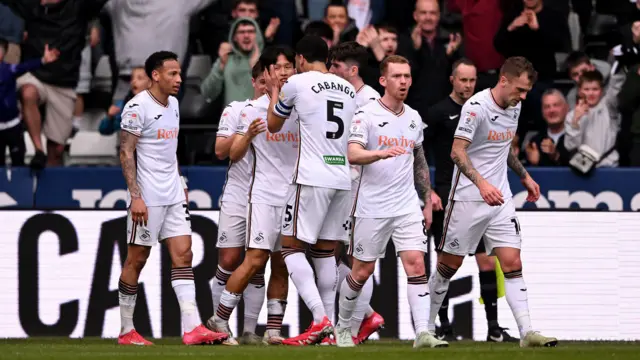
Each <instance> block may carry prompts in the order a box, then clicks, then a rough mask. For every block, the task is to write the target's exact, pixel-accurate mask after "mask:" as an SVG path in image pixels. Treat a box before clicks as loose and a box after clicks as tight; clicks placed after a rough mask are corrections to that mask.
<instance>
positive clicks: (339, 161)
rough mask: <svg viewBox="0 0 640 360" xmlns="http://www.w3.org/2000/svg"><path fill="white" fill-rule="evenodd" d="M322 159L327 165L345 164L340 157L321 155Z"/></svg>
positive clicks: (342, 157) (343, 159)
mask: <svg viewBox="0 0 640 360" xmlns="http://www.w3.org/2000/svg"><path fill="white" fill-rule="evenodd" d="M322 157H323V158H324V162H325V164H327V165H345V164H346V163H347V162H346V161H345V158H344V156H342V155H322Z"/></svg>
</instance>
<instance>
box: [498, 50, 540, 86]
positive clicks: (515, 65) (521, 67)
mask: <svg viewBox="0 0 640 360" xmlns="http://www.w3.org/2000/svg"><path fill="white" fill-rule="evenodd" d="M523 73H526V74H527V78H529V81H531V83H532V84H533V83H535V82H536V80H538V72H537V71H536V69H534V68H533V64H532V63H531V62H530V61H529V60H527V59H526V58H525V57H523V56H512V57H510V58H508V59H507V60H505V61H504V64H502V67H501V68H500V76H505V77H507V78H518V77H520V76H521V75H522V74H523Z"/></svg>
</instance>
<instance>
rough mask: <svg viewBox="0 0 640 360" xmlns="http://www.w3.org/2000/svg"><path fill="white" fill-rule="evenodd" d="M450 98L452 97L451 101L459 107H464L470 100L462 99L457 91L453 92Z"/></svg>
mask: <svg viewBox="0 0 640 360" xmlns="http://www.w3.org/2000/svg"><path fill="white" fill-rule="evenodd" d="M449 97H451V100H453V102H454V103H456V104H458V105H463V104H464V103H465V102H466V101H467V100H469V99H463V98H461V97H460V96H459V95H458V94H457V93H456V92H455V91H452V92H451V95H449Z"/></svg>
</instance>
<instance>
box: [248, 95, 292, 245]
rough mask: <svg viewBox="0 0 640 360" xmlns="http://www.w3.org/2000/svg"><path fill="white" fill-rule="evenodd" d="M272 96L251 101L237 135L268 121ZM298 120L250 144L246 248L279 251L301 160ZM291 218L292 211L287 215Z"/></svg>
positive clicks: (260, 136) (285, 124)
mask: <svg viewBox="0 0 640 360" xmlns="http://www.w3.org/2000/svg"><path fill="white" fill-rule="evenodd" d="M269 102H270V100H269V96H267V95H263V96H261V97H260V98H258V99H257V100H254V101H251V102H250V103H249V104H248V105H247V106H246V107H245V108H244V109H243V110H242V112H241V113H240V122H239V124H238V129H237V133H238V134H240V135H242V136H244V135H245V133H246V132H247V130H248V129H249V125H251V122H253V121H254V120H255V119H257V118H261V119H263V120H265V122H266V119H267V111H268V109H269ZM299 138H300V137H299V135H298V120H297V116H296V115H295V111H294V112H293V113H292V114H291V116H290V118H289V120H288V121H286V122H285V123H284V126H283V127H282V129H280V131H279V132H277V133H275V134H272V133H270V132H269V130H267V131H265V132H263V133H261V134H258V135H257V136H256V137H255V138H253V140H252V141H251V145H250V147H249V151H248V152H250V153H251V154H252V156H251V157H252V162H251V165H250V166H251V169H252V176H251V180H250V185H249V205H248V211H247V247H248V248H253V249H264V250H270V251H272V252H275V251H280V249H281V247H282V245H281V242H280V227H281V225H282V217H283V212H284V209H285V206H286V203H287V195H288V193H289V187H290V182H291V175H292V174H293V168H294V167H295V164H296V160H297V158H298V146H299ZM286 216H287V217H292V216H293V215H292V214H291V209H288V211H287V213H286Z"/></svg>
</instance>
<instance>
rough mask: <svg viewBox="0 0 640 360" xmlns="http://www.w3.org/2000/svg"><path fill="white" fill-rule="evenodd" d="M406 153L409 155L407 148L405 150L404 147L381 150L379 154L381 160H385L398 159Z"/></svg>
mask: <svg viewBox="0 0 640 360" xmlns="http://www.w3.org/2000/svg"><path fill="white" fill-rule="evenodd" d="M406 153H407V150H405V148H403V147H402V146H394V147H390V148H388V149H384V150H380V152H379V153H378V157H379V158H380V160H384V159H388V158H390V157H396V156H399V155H403V154H406Z"/></svg>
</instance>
